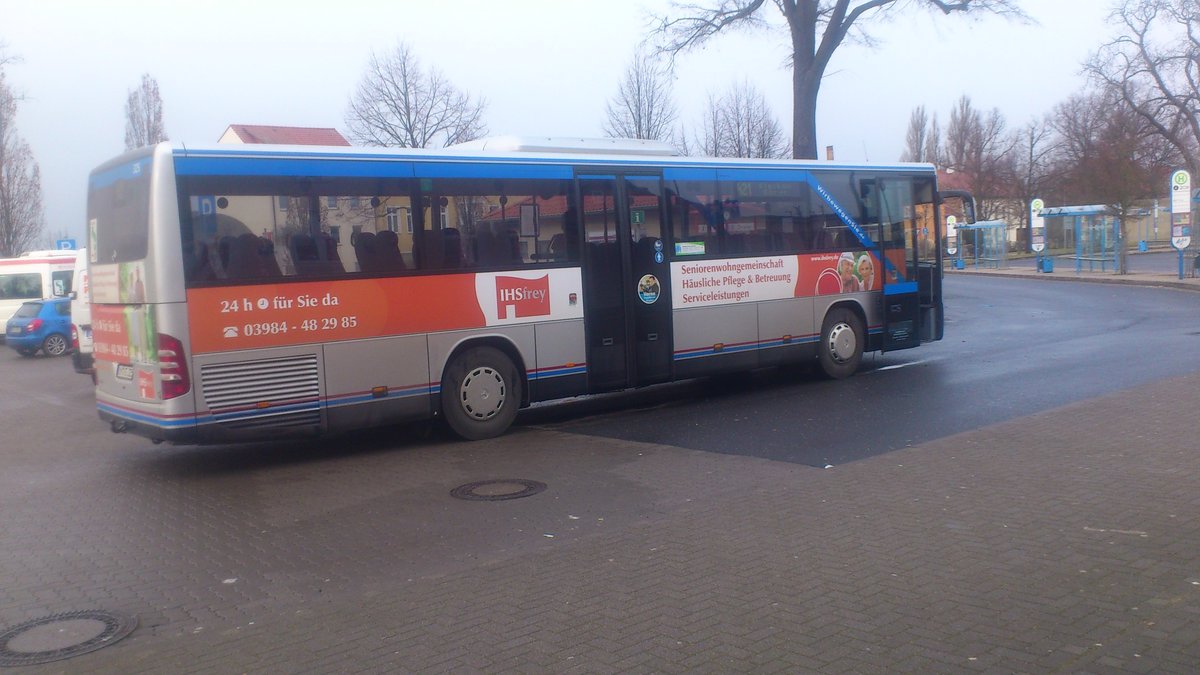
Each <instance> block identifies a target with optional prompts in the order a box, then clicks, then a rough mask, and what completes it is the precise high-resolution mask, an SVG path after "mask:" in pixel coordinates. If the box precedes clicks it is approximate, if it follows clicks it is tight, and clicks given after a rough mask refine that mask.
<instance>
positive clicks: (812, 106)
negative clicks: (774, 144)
mask: <svg viewBox="0 0 1200 675" xmlns="http://www.w3.org/2000/svg"><path fill="white" fill-rule="evenodd" d="M810 59H811V57H810ZM820 89H821V74H820V73H815V74H814V73H812V72H810V71H805V70H803V69H801V68H795V67H794V68H792V158H793V159H817V93H818V92H819V91H820Z"/></svg>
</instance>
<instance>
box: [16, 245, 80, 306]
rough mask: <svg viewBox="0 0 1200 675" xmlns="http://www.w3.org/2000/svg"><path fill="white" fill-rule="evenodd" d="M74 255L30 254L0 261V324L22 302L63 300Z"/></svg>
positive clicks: (71, 270) (61, 252)
mask: <svg viewBox="0 0 1200 675" xmlns="http://www.w3.org/2000/svg"><path fill="white" fill-rule="evenodd" d="M76 253H77V251H30V252H29V253H25V254H23V255H21V256H19V257H16V258H2V259H0V322H7V321H8V320H9V319H10V318H11V317H12V315H13V314H14V313H16V311H17V309H19V308H20V307H21V304H22V303H24V302H25V301H26V300H44V299H46V298H62V297H66V296H67V294H68V293H70V292H71V277H72V276H73V275H74V273H75V261H76V258H77V256H76ZM85 259H86V258H85Z"/></svg>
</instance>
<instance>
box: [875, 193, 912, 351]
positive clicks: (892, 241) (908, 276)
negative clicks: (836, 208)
mask: <svg viewBox="0 0 1200 675" xmlns="http://www.w3.org/2000/svg"><path fill="white" fill-rule="evenodd" d="M878 198H879V218H880V225H881V226H882V230H881V232H880V247H881V248H882V251H881V256H882V258H883V260H882V262H883V342H882V345H881V348H882V350H883V351H885V352H887V351H893V350H897V349H908V348H910V347H916V346H918V345H920V344H921V334H920V330H919V327H920V314H921V300H920V292H919V287H918V283H917V230H916V219H915V215H916V214H915V213H914V208H913V181H912V179H908V178H905V179H892V180H881V181H880V182H879V191H878Z"/></svg>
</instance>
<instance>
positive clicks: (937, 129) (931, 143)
mask: <svg viewBox="0 0 1200 675" xmlns="http://www.w3.org/2000/svg"><path fill="white" fill-rule="evenodd" d="M943 159H944V157H943V152H942V125H941V124H939V123H938V116H937V113H933V115H932V116H931V117H930V118H929V133H928V134H926V140H925V161H926V162H929V163H930V164H933V165H934V166H941V165H942V161H943Z"/></svg>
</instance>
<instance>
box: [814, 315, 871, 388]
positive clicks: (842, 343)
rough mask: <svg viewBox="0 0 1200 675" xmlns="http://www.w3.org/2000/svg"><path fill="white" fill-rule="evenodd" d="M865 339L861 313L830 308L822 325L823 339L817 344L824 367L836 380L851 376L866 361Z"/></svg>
mask: <svg viewBox="0 0 1200 675" xmlns="http://www.w3.org/2000/svg"><path fill="white" fill-rule="evenodd" d="M865 342H866V331H865V330H864V329H863V322H862V319H860V318H858V315H857V314H855V313H854V312H852V311H850V310H848V309H846V308H845V307H835V308H834V309H831V310H829V313H828V314H826V315H825V321H824V322H823V323H822V324H821V341H820V342H819V343H818V345H817V360H818V361H820V363H821V370H822V371H823V372H824V373H825V375H826V376H827V377H829V378H831V379H835V380H840V379H843V378H847V377H850V376H851V375H853V374H854V372H855V371H857V370H858V366H859V364H860V363H862V354H863V345H864V344H865Z"/></svg>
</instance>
